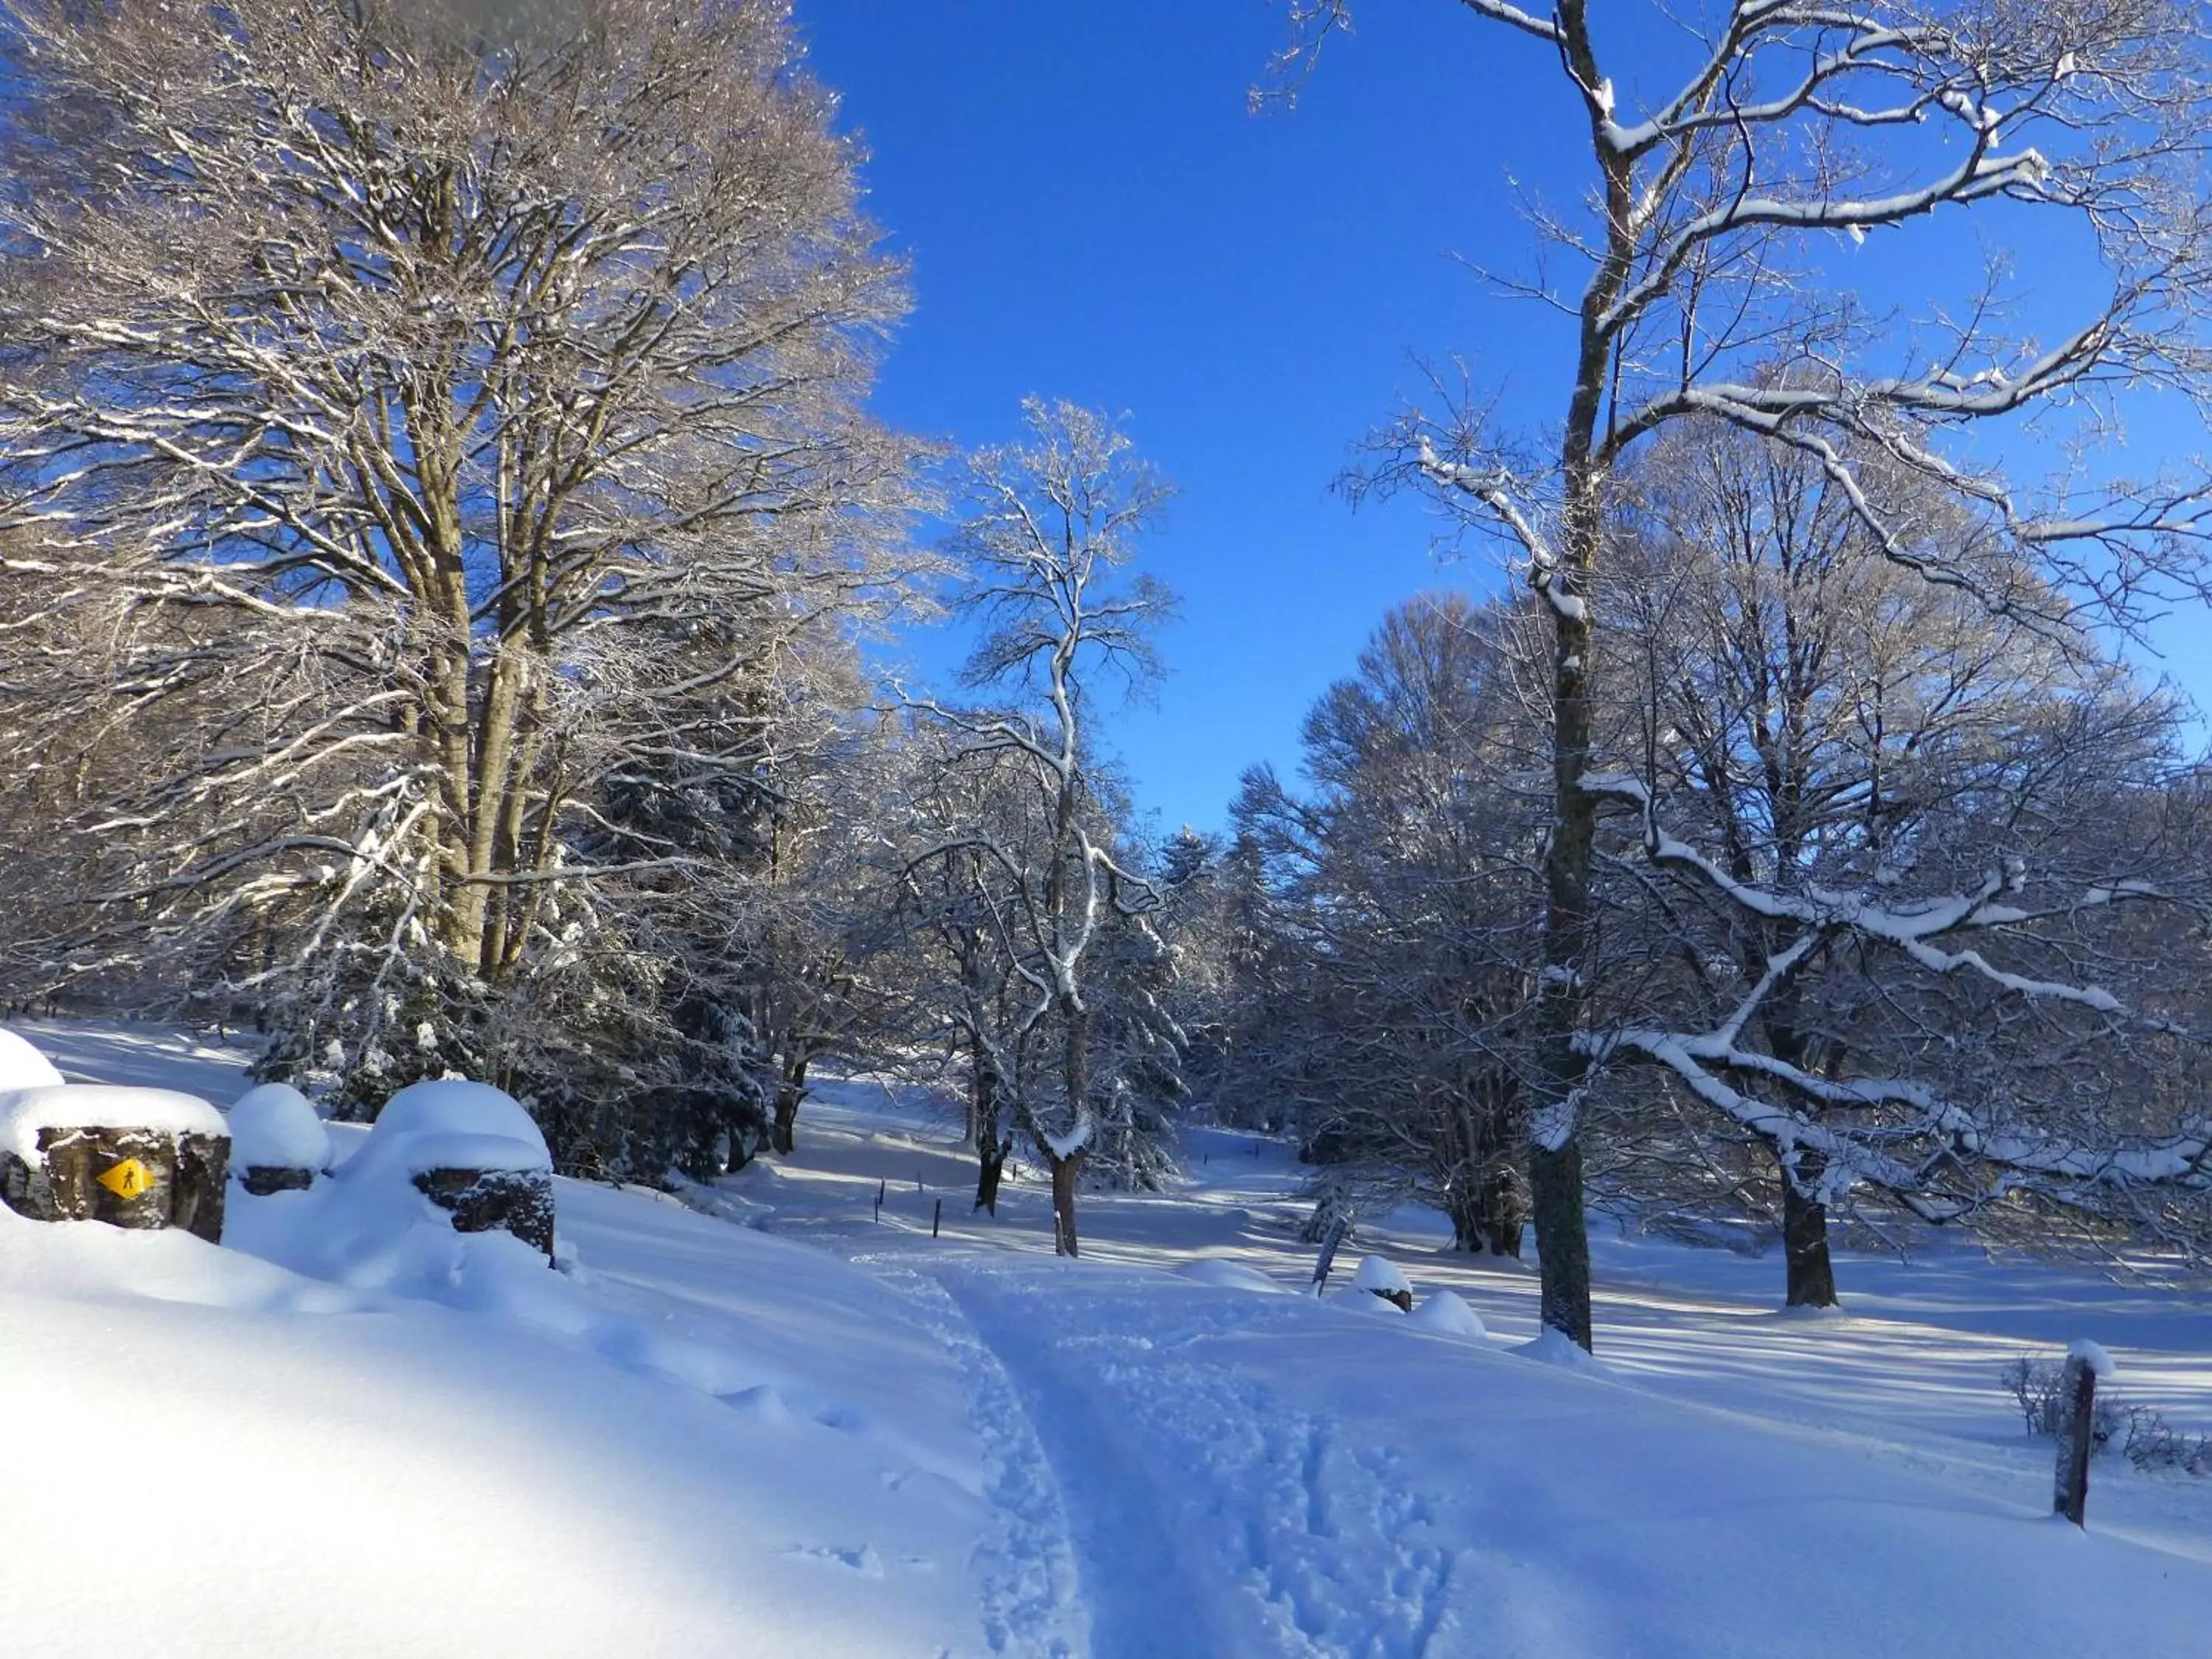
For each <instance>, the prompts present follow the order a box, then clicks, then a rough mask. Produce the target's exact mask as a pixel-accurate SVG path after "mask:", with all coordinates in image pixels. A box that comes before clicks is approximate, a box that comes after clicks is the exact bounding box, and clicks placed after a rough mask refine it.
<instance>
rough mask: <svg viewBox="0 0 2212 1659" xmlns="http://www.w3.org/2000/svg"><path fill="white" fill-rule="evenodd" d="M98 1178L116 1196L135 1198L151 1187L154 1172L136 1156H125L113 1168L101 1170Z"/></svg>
mask: <svg viewBox="0 0 2212 1659" xmlns="http://www.w3.org/2000/svg"><path fill="white" fill-rule="evenodd" d="M98 1179H99V1182H100V1185H101V1186H103V1187H105V1188H107V1190H108V1191H109V1192H111V1193H113V1194H115V1195H116V1196H117V1197H118V1198H136V1197H137V1196H138V1195H139V1194H141V1193H143V1192H148V1191H150V1190H151V1189H152V1188H153V1185H154V1172H153V1171H152V1170H149V1169H148V1168H147V1167H146V1166H145V1165H144V1164H141V1163H140V1162H139V1161H138V1160H137V1158H125V1159H124V1160H123V1162H122V1163H120V1164H117V1165H116V1166H115V1167H114V1168H113V1169H112V1170H104V1171H102V1172H101V1174H100V1176H99V1177H98Z"/></svg>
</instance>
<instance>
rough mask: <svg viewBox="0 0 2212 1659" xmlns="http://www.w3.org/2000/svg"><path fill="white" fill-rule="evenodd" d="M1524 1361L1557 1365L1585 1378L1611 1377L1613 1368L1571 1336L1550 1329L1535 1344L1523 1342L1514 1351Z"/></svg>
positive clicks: (1539, 1336)
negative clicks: (1530, 1360) (1577, 1372)
mask: <svg viewBox="0 0 2212 1659" xmlns="http://www.w3.org/2000/svg"><path fill="white" fill-rule="evenodd" d="M1513 1352H1516V1353H1517V1354H1519V1355H1520V1356H1521V1357H1522V1358H1523V1359H1533V1360H1535V1361H1536V1362H1537V1363H1538V1364H1543V1365H1557V1366H1558V1367H1559V1369H1560V1370H1565V1371H1580V1372H1581V1373H1582V1374H1583V1376H1603V1377H1611V1376H1613V1368H1612V1367H1611V1366H1609V1365H1607V1364H1605V1363H1604V1362H1603V1361H1601V1360H1600V1359H1599V1358H1597V1356H1596V1355H1595V1354H1593V1353H1592V1352H1590V1351H1589V1349H1587V1348H1585V1347H1583V1346H1582V1344H1580V1343H1579V1342H1577V1341H1576V1340H1574V1338H1572V1337H1571V1336H1569V1335H1568V1334H1566V1333H1565V1331H1555V1330H1552V1329H1550V1328H1548V1327H1547V1328H1546V1329H1545V1330H1544V1331H1543V1332H1542V1333H1541V1334H1540V1335H1538V1337H1537V1338H1536V1340H1534V1342H1523V1343H1522V1345H1521V1346H1519V1347H1517V1348H1516V1349H1514V1350H1513Z"/></svg>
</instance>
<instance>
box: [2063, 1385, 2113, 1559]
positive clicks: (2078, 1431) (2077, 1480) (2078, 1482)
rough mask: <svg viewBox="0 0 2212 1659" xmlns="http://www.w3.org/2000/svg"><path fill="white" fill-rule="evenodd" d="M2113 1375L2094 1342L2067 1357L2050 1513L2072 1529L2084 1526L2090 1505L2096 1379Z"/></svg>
mask: <svg viewBox="0 0 2212 1659" xmlns="http://www.w3.org/2000/svg"><path fill="white" fill-rule="evenodd" d="M2111 1374H2112V1362H2111V1361H2110V1360H2109V1359H2106V1358H2105V1351H2104V1350H2103V1349H2102V1348H2100V1347H2098V1346H2096V1344H2094V1343H2093V1342H2076V1343H2075V1345H2074V1346H2073V1347H2072V1349H2071V1350H2069V1352H2068V1353H2067V1355H2066V1370H2065V1374H2064V1376H2063V1379H2062V1380H2061V1382H2060V1383H2059V1385H2058V1409H2059V1413H2060V1415H2059V1419H2058V1472H2057V1481H2056V1483H2055V1485H2054V1486H2053V1489H2052V1492H2051V1510H2052V1512H2053V1513H2055V1514H2058V1515H2063V1516H2065V1517H2066V1518H2067V1519H2068V1520H2069V1521H2071V1522H2073V1523H2074V1524H2075V1526H2077V1527H2079V1526H2082V1525H2084V1524H2085V1523H2084V1522H2083V1521H2082V1519H2081V1516H2082V1512H2083V1511H2084V1510H2086V1509H2087V1506H2088V1502H2089V1454H2090V1453H2091V1452H2092V1451H2093V1450H2094V1449H2095V1444H2096V1442H2095V1431H2096V1412H2097V1379H2098V1378H2099V1377H2100V1376H2110V1375H2111Z"/></svg>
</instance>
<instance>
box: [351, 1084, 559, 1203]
mask: <svg viewBox="0 0 2212 1659" xmlns="http://www.w3.org/2000/svg"><path fill="white" fill-rule="evenodd" d="M432 1170H507V1171H511V1172H513V1173H518V1174H542V1175H550V1174H551V1173H552V1170H553V1158H552V1156H551V1154H550V1153H549V1152H547V1151H546V1150H545V1137H544V1134H542V1133H539V1131H538V1126H537V1124H535V1123H534V1122H532V1121H531V1117H530V1114H529V1113H527V1112H526V1111H524V1110H523V1109H522V1108H521V1106H520V1104H518V1103H516V1101H515V1099H514V1097H513V1096H512V1095H509V1094H507V1093H506V1092H504V1091H501V1090H498V1089H495V1088H493V1087H492V1086H491V1085H489V1084H488V1083H464V1082H461V1081H459V1080H458V1079H439V1080H435V1081H426V1082H422V1083H410V1084H409V1085H407V1087H405V1088H404V1089H402V1090H401V1091H399V1092H398V1094H396V1095H394V1096H392V1098H391V1099H390V1100H388V1101H386V1103H384V1109H383V1110H382V1111H381V1112H380V1113H378V1114H377V1116H376V1123H375V1126H374V1127H373V1128H371V1129H370V1131H369V1132H368V1138H367V1139H364V1140H363V1141H362V1147H361V1150H360V1151H359V1152H356V1153H355V1154H354V1155H353V1156H352V1157H351V1158H348V1159H347V1160H346V1162H345V1164H343V1167H342V1168H341V1169H340V1170H339V1175H340V1176H341V1178H343V1179H344V1180H346V1181H349V1182H360V1181H363V1180H368V1181H375V1180H380V1179H383V1178H386V1177H388V1176H401V1177H404V1178H407V1179H412V1178H413V1177H414V1176H418V1175H428V1174H429V1173H430V1172H431V1171H432Z"/></svg>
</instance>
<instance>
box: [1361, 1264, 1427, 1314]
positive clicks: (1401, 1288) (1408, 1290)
mask: <svg viewBox="0 0 2212 1659" xmlns="http://www.w3.org/2000/svg"><path fill="white" fill-rule="evenodd" d="M1352 1289H1354V1290H1356V1291H1366V1292H1367V1293H1368V1294H1369V1295H1370V1296H1371V1297H1375V1298H1376V1299H1377V1300H1378V1301H1383V1302H1388V1303H1389V1304H1391V1305H1392V1306H1393V1307H1395V1308H1396V1309H1397V1310H1399V1311H1400V1312H1401V1313H1411V1312H1413V1285H1412V1283H1411V1281H1409V1280H1408V1279H1407V1277H1406V1275H1405V1274H1404V1273H1401V1272H1399V1271H1398V1269H1397V1267H1395V1265H1393V1264H1392V1263H1390V1262H1388V1261H1384V1260H1383V1258H1382V1257H1381V1256H1379V1255H1363V1256H1361V1257H1360V1258H1359V1266H1358V1268H1357V1270H1355V1271H1354V1272H1353V1273H1352Z"/></svg>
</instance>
